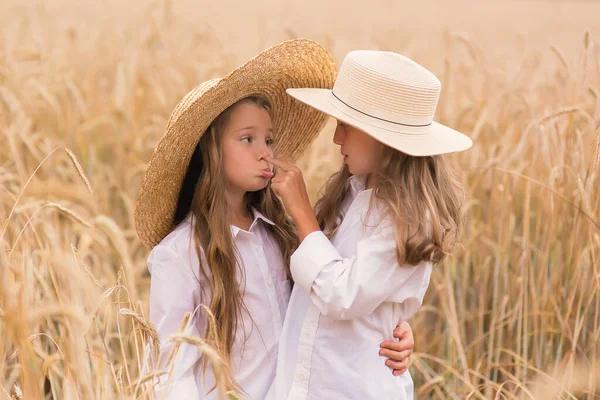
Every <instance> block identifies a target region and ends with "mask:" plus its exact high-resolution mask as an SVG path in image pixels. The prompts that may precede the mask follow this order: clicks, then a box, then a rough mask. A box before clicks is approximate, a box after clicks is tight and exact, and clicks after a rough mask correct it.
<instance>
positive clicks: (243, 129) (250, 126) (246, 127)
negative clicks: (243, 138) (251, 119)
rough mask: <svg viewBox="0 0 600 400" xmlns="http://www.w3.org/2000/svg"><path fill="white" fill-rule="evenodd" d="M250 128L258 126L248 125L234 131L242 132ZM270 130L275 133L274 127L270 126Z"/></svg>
mask: <svg viewBox="0 0 600 400" xmlns="http://www.w3.org/2000/svg"><path fill="white" fill-rule="evenodd" d="M249 129H256V127H255V126H254V125H248V126H245V127H243V128H240V129H236V130H235V131H234V132H241V131H245V130H249ZM269 132H271V133H273V128H269Z"/></svg>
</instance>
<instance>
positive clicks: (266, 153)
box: [258, 143, 273, 161]
mask: <svg viewBox="0 0 600 400" xmlns="http://www.w3.org/2000/svg"><path fill="white" fill-rule="evenodd" d="M266 157H273V150H272V149H271V147H270V146H267V144H266V143H263V144H262V145H261V146H260V148H259V149H258V160H259V161H260V160H263V159H265V158H266Z"/></svg>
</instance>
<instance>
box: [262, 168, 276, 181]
mask: <svg viewBox="0 0 600 400" xmlns="http://www.w3.org/2000/svg"><path fill="white" fill-rule="evenodd" d="M260 174H261V175H262V176H263V177H265V178H267V179H271V178H272V177H273V175H274V174H273V171H271V168H264V169H261V170H260Z"/></svg>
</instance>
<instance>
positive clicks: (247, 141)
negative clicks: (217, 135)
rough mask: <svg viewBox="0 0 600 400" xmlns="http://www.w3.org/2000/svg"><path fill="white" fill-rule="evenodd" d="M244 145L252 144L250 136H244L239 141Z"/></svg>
mask: <svg viewBox="0 0 600 400" xmlns="http://www.w3.org/2000/svg"><path fill="white" fill-rule="evenodd" d="M240 140H241V141H242V142H244V143H252V138H251V137H250V136H246V137H243V138H241V139H240Z"/></svg>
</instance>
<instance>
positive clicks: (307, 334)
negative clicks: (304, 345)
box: [304, 331, 310, 339]
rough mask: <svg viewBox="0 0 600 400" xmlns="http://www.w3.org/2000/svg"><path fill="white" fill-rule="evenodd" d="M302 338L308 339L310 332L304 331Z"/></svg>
mask: <svg viewBox="0 0 600 400" xmlns="http://www.w3.org/2000/svg"><path fill="white" fill-rule="evenodd" d="M304 337H305V338H307V339H308V338H310V332H309V331H304Z"/></svg>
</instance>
